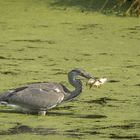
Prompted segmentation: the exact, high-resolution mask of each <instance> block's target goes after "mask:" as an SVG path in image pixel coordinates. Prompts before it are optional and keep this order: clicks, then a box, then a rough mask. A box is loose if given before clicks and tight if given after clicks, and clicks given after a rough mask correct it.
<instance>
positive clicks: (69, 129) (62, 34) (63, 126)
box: [0, 0, 140, 140]
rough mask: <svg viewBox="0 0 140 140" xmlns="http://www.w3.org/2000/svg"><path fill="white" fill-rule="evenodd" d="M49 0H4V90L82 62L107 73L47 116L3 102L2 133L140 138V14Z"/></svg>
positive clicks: (90, 139)
mask: <svg viewBox="0 0 140 140" xmlns="http://www.w3.org/2000/svg"><path fill="white" fill-rule="evenodd" d="M50 2H51V3H53V1H50V0H46V1H45V0H34V1H33V0H20V1H18V0H6V1H4V0H3V1H2V0H1V1H0V92H3V91H5V90H8V89H11V88H14V87H18V86H21V85H25V84H27V83H30V82H39V81H55V82H61V83H63V84H64V85H66V86H67V87H69V88H70V89H72V87H71V86H70V85H69V84H68V82H67V72H68V71H69V70H71V69H72V68H75V67H80V68H83V69H85V70H86V71H88V72H90V73H92V74H93V75H95V76H99V77H102V76H105V77H107V78H108V79H109V82H108V83H106V84H105V85H104V86H102V87H101V88H99V89H95V88H93V89H92V90H89V89H88V87H86V86H85V81H84V82H83V85H84V89H83V93H82V94H81V95H80V96H79V97H78V98H77V99H76V100H75V101H73V102H69V103H65V104H63V105H61V106H59V107H57V108H54V109H52V110H50V111H49V112H48V114H47V116H45V117H42V116H36V115H29V114H22V113H20V112H16V111H14V110H13V109H11V108H8V107H3V106H1V107H0V139H1V140H16V139H19V138H20V139H21V140H24V139H28V140H32V139H34V140H38V139H42V140H43V139H46V138H47V139H52V140H58V139H61V140H73V139H74V140H77V139H86V140H94V139H95V140H110V139H113V140H114V139H121V140H122V139H123V140H138V139H140V113H139V112H140V95H139V94H140V19H139V18H122V17H115V16H113V15H112V16H106V15H102V14H99V13H96V12H84V13H83V12H81V11H80V10H79V9H78V7H65V6H62V7H61V6H60V7H57V6H55V5H53V4H50Z"/></svg>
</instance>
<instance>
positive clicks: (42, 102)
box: [0, 69, 94, 115]
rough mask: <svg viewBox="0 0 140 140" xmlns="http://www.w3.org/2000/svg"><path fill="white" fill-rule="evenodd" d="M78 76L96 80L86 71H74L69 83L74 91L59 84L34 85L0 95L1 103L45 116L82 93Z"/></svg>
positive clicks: (70, 73) (44, 83)
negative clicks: (49, 111) (52, 109)
mask: <svg viewBox="0 0 140 140" xmlns="http://www.w3.org/2000/svg"><path fill="white" fill-rule="evenodd" d="M78 76H82V77H85V78H87V79H90V78H94V77H93V76H91V75H90V74H89V73H87V72H85V71H84V70H81V69H73V70H72V71H70V72H69V73H68V79H69V82H70V84H71V85H72V86H73V87H75V89H74V90H73V91H70V90H68V89H67V88H66V87H65V86H64V85H62V84H59V83H50V82H43V83H33V84H29V85H26V86H24V87H19V88H16V89H13V90H9V91H7V92H5V93H2V94H0V103H1V104H6V105H13V106H18V107H20V108H22V109H24V110H26V111H29V112H38V113H39V114H42V115H45V114H46V111H47V110H48V109H51V108H53V107H55V106H57V105H58V104H60V103H62V102H64V101H70V100H72V99H74V98H75V97H77V96H78V95H79V94H80V93H81V92H82V82H81V81H80V79H78Z"/></svg>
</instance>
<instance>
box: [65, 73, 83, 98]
mask: <svg viewBox="0 0 140 140" xmlns="http://www.w3.org/2000/svg"><path fill="white" fill-rule="evenodd" d="M77 76H78V75H74V74H73V73H69V74H68V79H69V83H70V84H71V85H72V86H73V87H75V89H74V90H73V91H70V92H69V93H68V94H67V95H66V96H67V97H66V100H72V99H73V98H75V97H77V96H78V95H79V94H80V93H81V92H82V82H81V81H80V80H78V79H76V78H77Z"/></svg>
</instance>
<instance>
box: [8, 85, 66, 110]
mask: <svg viewBox="0 0 140 140" xmlns="http://www.w3.org/2000/svg"><path fill="white" fill-rule="evenodd" d="M48 85H49V84H47V85H46V86H45V85H44V84H43V85H42V84H41V83H40V84H32V85H28V86H27V87H21V88H17V89H15V90H13V92H11V93H9V94H8V96H7V98H5V99H6V100H7V102H8V103H9V104H14V105H19V106H21V107H24V108H28V109H35V110H44V109H49V108H52V107H54V106H56V105H57V104H59V103H60V102H61V101H62V100H63V98H64V94H63V91H61V89H60V88H58V86H56V88H51V87H52V84H50V85H51V86H48ZM47 87H48V88H47Z"/></svg>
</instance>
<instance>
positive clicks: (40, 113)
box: [38, 111, 47, 116]
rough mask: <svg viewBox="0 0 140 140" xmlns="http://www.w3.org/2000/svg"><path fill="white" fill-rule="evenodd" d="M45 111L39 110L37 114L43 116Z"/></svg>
mask: <svg viewBox="0 0 140 140" xmlns="http://www.w3.org/2000/svg"><path fill="white" fill-rule="evenodd" d="M46 112H47V111H39V112H38V115H41V116H45V115H46Z"/></svg>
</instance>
